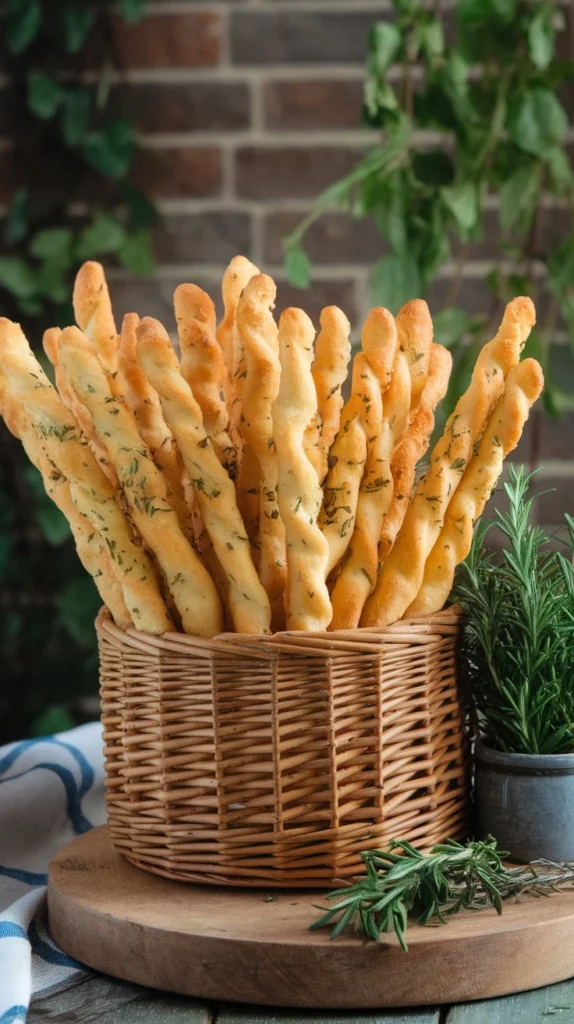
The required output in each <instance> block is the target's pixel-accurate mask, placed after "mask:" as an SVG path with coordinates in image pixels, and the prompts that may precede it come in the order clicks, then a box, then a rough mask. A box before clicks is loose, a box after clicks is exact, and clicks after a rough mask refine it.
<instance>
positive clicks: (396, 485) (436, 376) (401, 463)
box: [379, 344, 452, 561]
mask: <svg viewBox="0 0 574 1024" xmlns="http://www.w3.org/2000/svg"><path fill="white" fill-rule="evenodd" d="M451 370H452V356H451V354H450V352H449V351H448V350H447V349H446V348H443V346H442V345H437V344H433V345H432V348H431V354H430V362H429V372H428V377H427V382H426V384H425V387H424V391H423V393H422V397H421V400H420V402H419V405H418V407H417V409H416V410H415V412H414V414H413V416H412V419H411V421H410V423H409V425H408V427H407V430H406V433H405V436H404V438H403V440H402V441H401V443H400V444H399V447H398V448H397V450H396V451H395V454H394V455H393V458H392V461H391V475H392V478H393V496H392V499H391V503H390V506H389V509H388V511H387V513H386V515H385V518H384V521H383V528H382V531H381V543H380V546H379V556H380V558H381V560H382V561H384V560H385V558H386V557H387V555H388V553H389V551H390V550H391V548H392V546H393V544H394V543H395V539H396V536H397V534H398V532H399V530H400V528H401V526H402V522H403V519H404V518H405V514H406V511H407V508H408V504H409V501H410V498H411V492H412V489H413V484H414V481H415V471H416V466H417V463H418V461H419V459H422V457H423V455H424V454H425V452H426V450H427V448H428V446H429V441H430V438H431V434H432V432H433V430H434V411H435V409H436V407H437V405H438V403H439V402H440V401H441V400H442V399H443V398H444V396H445V395H446V392H447V388H448V382H449V378H450V372H451Z"/></svg>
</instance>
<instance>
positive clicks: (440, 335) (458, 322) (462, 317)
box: [433, 306, 470, 348]
mask: <svg viewBox="0 0 574 1024" xmlns="http://www.w3.org/2000/svg"><path fill="white" fill-rule="evenodd" d="M469 322H470V317H469V315H468V313H465V311H464V309H459V308H458V307H457V306H450V307H449V308H448V309H442V310H441V311H440V313H437V314H436V315H435V316H433V326H434V340H435V341H436V342H438V344H439V345H444V347H445V348H453V347H454V346H455V345H458V343H459V342H460V341H461V340H462V339H463V338H464V336H465V334H466V333H467V331H468V329H469Z"/></svg>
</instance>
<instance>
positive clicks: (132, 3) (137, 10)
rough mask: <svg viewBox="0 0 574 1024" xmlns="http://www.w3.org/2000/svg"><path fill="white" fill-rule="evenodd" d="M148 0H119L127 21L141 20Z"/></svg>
mask: <svg viewBox="0 0 574 1024" xmlns="http://www.w3.org/2000/svg"><path fill="white" fill-rule="evenodd" d="M146 4H147V0H118V9H119V12H120V14H121V16H122V18H123V19H124V21H127V22H134V21H139V20H140V18H142V17H143V14H144V11H145V8H146Z"/></svg>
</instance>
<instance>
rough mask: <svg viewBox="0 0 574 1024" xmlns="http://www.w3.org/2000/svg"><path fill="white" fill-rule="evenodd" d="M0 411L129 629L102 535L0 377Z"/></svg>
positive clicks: (116, 613) (85, 561)
mask: <svg viewBox="0 0 574 1024" xmlns="http://www.w3.org/2000/svg"><path fill="white" fill-rule="evenodd" d="M0 409H1V412H2V417H3V419H4V422H5V424H6V426H7V427H8V430H9V431H10V433H11V434H13V435H14V437H17V438H18V439H19V440H20V441H21V443H22V447H23V448H24V451H25V452H26V455H27V456H28V458H29V460H30V462H31V463H32V465H33V466H35V467H36V469H37V470H39V472H40V473H41V475H42V482H43V484H44V488H45V490H46V494H47V495H48V497H50V498H51V499H52V501H53V502H54V504H55V505H56V507H57V508H58V509H59V510H60V512H61V513H62V514H63V515H64V516H65V517H66V519H67V520H68V523H69V526H70V530H71V532H72V537H73V538H74V542H75V545H76V551H77V553H78V557H79V559H80V562H81V563H82V565H83V567H84V569H85V570H86V572H88V573H89V575H90V576H91V577H92V579H93V581H94V583H95V585H96V587H97V589H98V592H99V595H100V597H101V599H102V601H103V602H104V604H105V605H106V606H107V607H108V609H109V610H110V612H111V614H112V618H113V620H114V622H115V623H116V625H117V626H119V627H120V629H130V627H131V626H133V622H132V619H131V616H130V613H129V611H128V608H127V605H126V603H125V600H124V595H123V592H122V588H121V585H120V584H119V583H118V581H117V580H116V579H115V577H114V573H113V569H112V563H111V559H110V557H109V555H108V553H107V551H106V549H105V546H104V542H103V540H102V537H101V535H100V534H99V533H98V532H97V530H94V528H93V526H92V525H91V523H90V522H89V521H88V520H87V519H86V518H85V516H83V515H81V514H80V513H79V512H78V509H77V508H76V506H75V505H74V502H73V500H72V495H71V493H70V486H69V484H68V481H67V480H66V478H65V477H64V476H63V475H62V473H60V471H59V470H58V469H57V468H56V467H55V465H54V464H53V463H52V462H50V460H49V458H48V456H47V455H46V453H45V451H44V450H43V448H42V446H41V444H40V441H39V440H38V438H37V436H36V434H35V432H34V428H33V427H32V424H31V421H30V419H29V418H28V415H27V411H26V409H25V408H24V406H23V405H22V404H21V402H19V401H17V400H16V401H15V400H14V398H13V397H12V396H9V395H8V394H7V392H6V388H5V385H4V386H3V380H2V377H1V374H0Z"/></svg>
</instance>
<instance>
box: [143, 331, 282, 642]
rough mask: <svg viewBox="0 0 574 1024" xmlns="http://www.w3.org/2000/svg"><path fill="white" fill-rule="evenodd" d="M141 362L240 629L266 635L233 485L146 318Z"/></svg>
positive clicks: (165, 346) (169, 352)
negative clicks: (186, 476)
mask: <svg viewBox="0 0 574 1024" xmlns="http://www.w3.org/2000/svg"><path fill="white" fill-rule="evenodd" d="M138 360H139V363H140V366H141V367H142V369H143V371H144V373H145V374H146V376H147V378H148V380H149V382H150V384H151V386H152V387H153V388H155V390H156V391H157V393H158V395H159V398H160V401H161V406H162V409H163V414H164V417H165V419H166V422H167V423H168V425H169V427H170V429H171V431H172V433H173V435H174V437H175V439H176V441H177V443H178V446H179V450H180V452H181V456H182V458H183V461H184V464H185V468H186V470H187V472H188V474H189V476H190V479H191V482H192V483H193V487H194V492H195V495H196V497H197V501H198V504H199V508H200V511H201V515H202V518H203V521H204V523H205V528H206V530H207V532H208V533H209V536H210V538H211V541H212V543H213V547H214V550H215V554H216V555H217V558H218V559H219V562H220V565H221V567H222V569H223V571H224V572H225V575H226V577H227V581H228V601H229V607H230V609H231V614H232V618H233V624H234V626H235V629H236V631H237V632H238V633H267V632H269V626H270V618H271V612H270V608H269V601H268V598H267V594H266V593H265V590H264V589H263V587H262V585H261V582H260V580H259V577H258V576H257V572H256V569H255V566H254V565H253V562H252V561H251V554H250V550H249V540H248V538H247V535H246V533H245V527H244V525H243V522H242V519H241V516H240V514H239V510H238V508H237V502H236V500H235V487H234V485H233V481H232V480H230V478H229V476H228V474H227V473H226V471H225V469H224V468H223V466H222V465H221V463H220V462H219V459H218V458H217V455H216V453H215V451H214V449H213V447H212V445H211V442H210V439H209V438H208V436H207V434H206V431H205V428H204V426H203V422H202V416H201V409H200V408H199V405H198V404H197V402H196V401H195V398H194V397H193V394H192V391H191V389H190V387H189V384H188V383H187V382H186V381H185V380H184V379H183V377H182V375H181V373H180V372H179V363H178V361H177V356H176V354H175V352H174V351H173V348H172V346H171V344H170V341H169V338H168V336H167V334H166V333H165V331H164V330H163V328H162V326H161V324H159V323H158V322H157V320H152V319H151V317H144V319H143V320H142V321H141V324H140V326H139V328H138Z"/></svg>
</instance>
